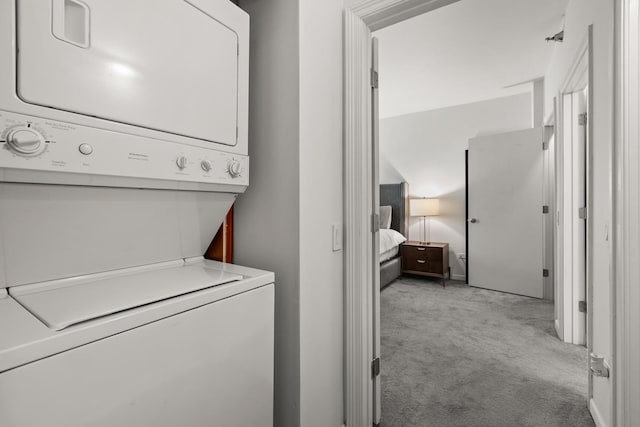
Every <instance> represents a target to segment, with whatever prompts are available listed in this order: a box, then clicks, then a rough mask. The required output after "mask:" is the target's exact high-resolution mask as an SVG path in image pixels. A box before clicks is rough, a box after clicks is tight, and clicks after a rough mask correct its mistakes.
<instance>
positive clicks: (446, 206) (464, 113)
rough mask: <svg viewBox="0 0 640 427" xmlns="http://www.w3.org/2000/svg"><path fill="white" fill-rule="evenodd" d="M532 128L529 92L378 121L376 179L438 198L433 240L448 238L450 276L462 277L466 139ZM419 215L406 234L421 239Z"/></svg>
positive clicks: (410, 223)
mask: <svg viewBox="0 0 640 427" xmlns="http://www.w3.org/2000/svg"><path fill="white" fill-rule="evenodd" d="M530 127H531V95H530V94H520V95H513V96H509V97H504V98H497V99H493V100H489V101H481V102H476V103H472V104H465V105H459V106H456V107H449V108H443V109H438V110H431V111H423V112H420V113H414V114H407V115H403V116H397V117H392V118H387V119H382V120H381V121H380V182H381V183H382V184H385V183H397V182H401V181H407V182H408V183H409V192H410V195H411V196H412V197H438V198H440V199H441V202H440V211H441V215H440V216H439V217H434V218H432V219H431V240H432V241H436V242H448V243H449V247H450V249H451V253H450V259H449V263H450V264H451V268H452V277H453V278H457V279H460V280H463V279H464V274H465V269H464V263H463V262H462V261H461V260H460V259H458V257H457V254H460V253H466V247H465V219H466V218H465V200H464V186H465V160H464V159H465V157H464V156H465V154H464V151H465V150H466V149H467V146H468V141H469V138H472V137H475V136H479V135H487V134H493V133H501V132H508V131H513V130H519V129H525V128H530ZM421 224H422V219H421V218H411V219H410V221H409V236H407V237H408V238H410V239H412V240H421V234H420V233H421V229H420V227H421Z"/></svg>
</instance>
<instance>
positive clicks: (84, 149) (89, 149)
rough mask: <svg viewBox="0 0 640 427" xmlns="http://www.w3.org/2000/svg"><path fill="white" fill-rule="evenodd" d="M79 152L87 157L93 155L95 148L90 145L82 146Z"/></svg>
mask: <svg viewBox="0 0 640 427" xmlns="http://www.w3.org/2000/svg"><path fill="white" fill-rule="evenodd" d="M78 150H79V151H80V152H81V153H82V154H84V155H85V156H88V155H89V154H91V153H93V147H92V146H91V145H89V144H80V146H79V147H78Z"/></svg>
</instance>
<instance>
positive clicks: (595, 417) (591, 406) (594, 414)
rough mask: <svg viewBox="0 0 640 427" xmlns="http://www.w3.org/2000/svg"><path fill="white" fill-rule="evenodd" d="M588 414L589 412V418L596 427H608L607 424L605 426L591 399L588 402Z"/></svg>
mask: <svg viewBox="0 0 640 427" xmlns="http://www.w3.org/2000/svg"><path fill="white" fill-rule="evenodd" d="M589 412H591V416H592V417H593V421H594V422H595V423H596V427H609V424H607V423H606V422H605V421H604V418H602V415H601V414H600V411H599V410H598V407H597V406H596V402H594V401H593V399H591V400H589Z"/></svg>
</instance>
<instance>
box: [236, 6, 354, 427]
mask: <svg viewBox="0 0 640 427" xmlns="http://www.w3.org/2000/svg"><path fill="white" fill-rule="evenodd" d="M342 4H343V3H342V0H325V1H322V2H317V1H302V0H299V1H287V0H241V2H240V5H241V7H242V8H243V9H245V10H246V11H247V12H248V13H249V14H250V16H251V43H252V45H251V58H250V60H251V85H250V114H249V120H250V122H249V144H250V145H249V155H250V157H251V177H250V181H251V184H250V186H249V189H248V190H247V192H246V193H245V194H243V195H242V196H240V197H239V199H238V201H237V203H236V211H235V212H236V218H235V220H236V223H235V252H236V254H235V255H236V256H235V260H234V262H236V263H238V264H246V265H248V266H252V267H258V268H263V269H267V270H272V271H274V272H275V274H276V342H275V357H276V361H275V404H274V425H275V426H278V427H295V426H304V427H307V426H318V427H325V426H328V427H333V426H335V427H338V426H341V425H342V423H343V409H342V404H343V380H342V375H343V300H342V297H343V278H342V263H343V261H342V254H343V253H342V252H341V251H339V252H333V250H332V239H331V236H332V233H331V230H332V228H331V227H332V225H333V224H337V225H339V226H341V223H342V194H343V189H342ZM248 404H251V403H250V402H248Z"/></svg>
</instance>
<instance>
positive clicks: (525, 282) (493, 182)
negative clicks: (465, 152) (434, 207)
mask: <svg viewBox="0 0 640 427" xmlns="http://www.w3.org/2000/svg"><path fill="white" fill-rule="evenodd" d="M542 143H543V129H542V128H534V129H526V130H521V131H516V132H509V133H503V134H498V135H490V136H481V137H477V138H473V139H471V140H469V184H468V185H469V188H468V192H469V218H468V219H467V221H468V222H469V248H468V250H467V253H468V269H469V284H470V285H471V286H477V287H481V288H486V289H493V290H496V291H501V292H509V293H514V294H519V295H526V296H531V297H536V298H542V293H543V271H542V270H543V216H542V215H543V213H542V191H543V156H542V152H543V145H542Z"/></svg>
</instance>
